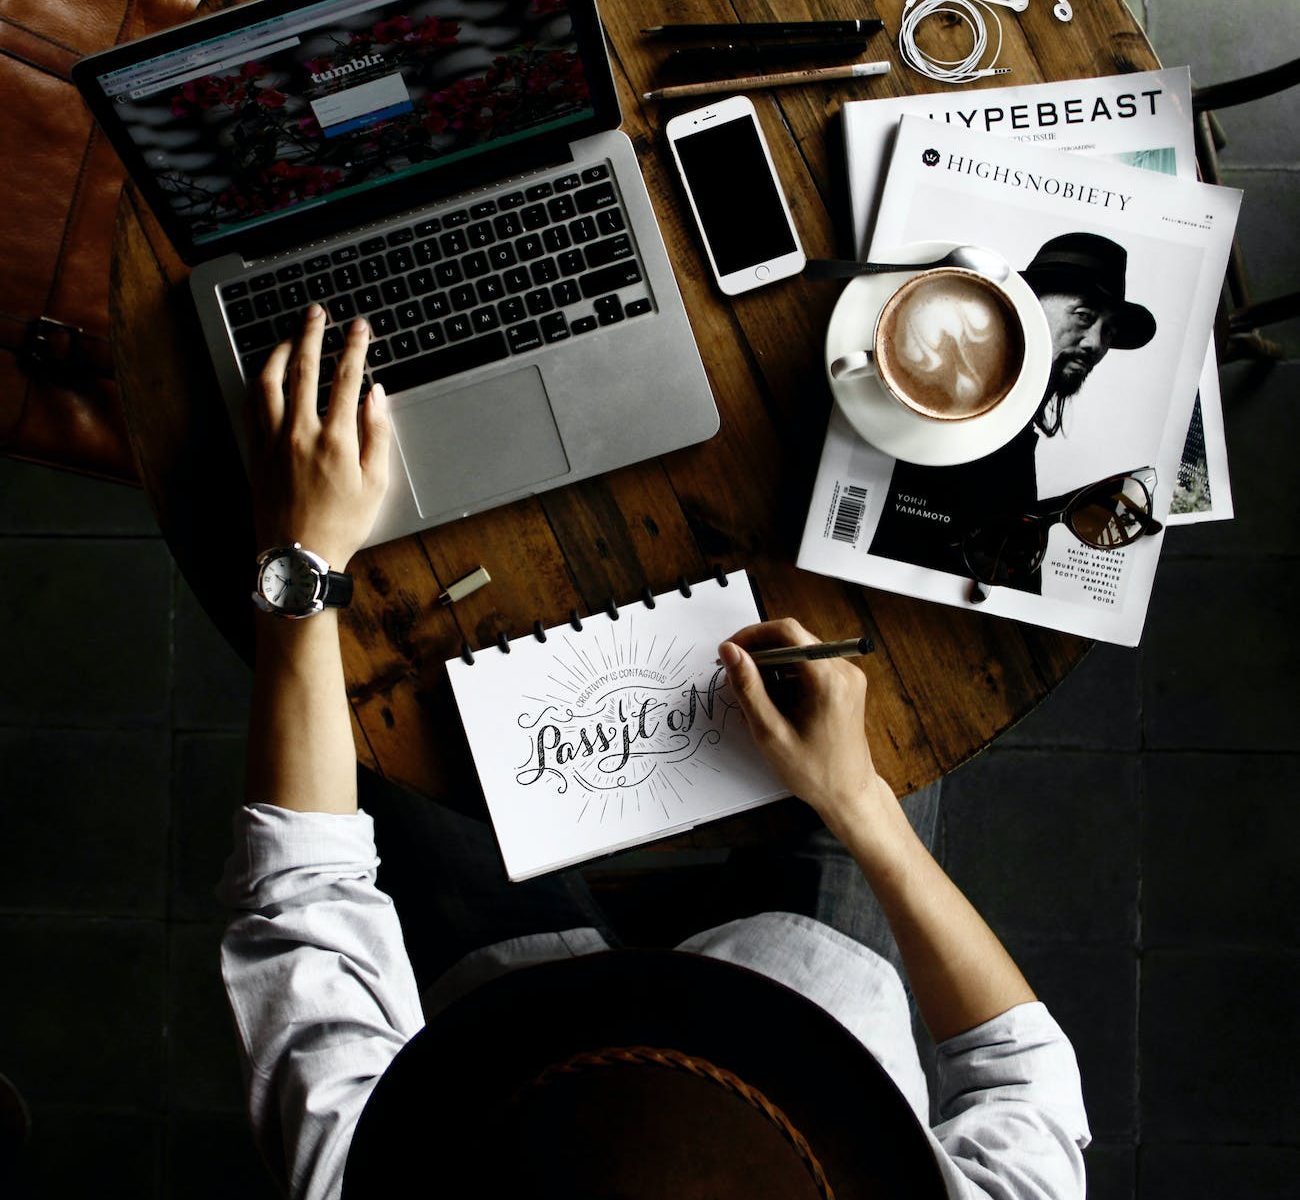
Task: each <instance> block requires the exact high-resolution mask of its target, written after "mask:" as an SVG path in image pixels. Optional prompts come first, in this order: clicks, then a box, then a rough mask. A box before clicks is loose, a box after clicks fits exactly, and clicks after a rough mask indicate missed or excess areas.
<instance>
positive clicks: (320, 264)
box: [303, 254, 330, 275]
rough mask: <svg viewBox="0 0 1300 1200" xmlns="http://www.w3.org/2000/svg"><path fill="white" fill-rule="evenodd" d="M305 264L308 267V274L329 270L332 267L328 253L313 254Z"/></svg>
mask: <svg viewBox="0 0 1300 1200" xmlns="http://www.w3.org/2000/svg"><path fill="white" fill-rule="evenodd" d="M303 265H304V266H305V267H306V268H307V274H308V275H314V274H316V273H318V272H320V271H328V270H329V269H330V256H329V255H328V254H313V255H312V256H311V258H309V259H308V260H307V261H306V262H305V263H304V264H303Z"/></svg>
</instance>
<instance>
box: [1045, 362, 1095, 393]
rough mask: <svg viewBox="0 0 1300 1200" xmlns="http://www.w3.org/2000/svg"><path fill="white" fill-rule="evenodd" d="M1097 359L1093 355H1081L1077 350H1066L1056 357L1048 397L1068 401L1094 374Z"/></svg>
mask: <svg viewBox="0 0 1300 1200" xmlns="http://www.w3.org/2000/svg"><path fill="white" fill-rule="evenodd" d="M1096 365H1097V359H1096V357H1095V356H1093V355H1091V354H1081V353H1079V352H1078V351H1076V350H1065V351H1062V352H1061V353H1060V354H1058V355H1057V356H1056V359H1055V360H1054V361H1053V363H1052V371H1051V374H1050V375H1049V376H1048V379H1047V395H1049V396H1055V397H1056V398H1057V399H1058V400H1068V399H1069V398H1070V397H1071V396H1073V395H1074V394H1075V393H1076V392H1077V391H1078V390H1079V389H1080V388H1081V387H1083V384H1084V380H1086V379H1087V378H1088V376H1089V375H1091V374H1092V369H1093V367H1095V366H1096Z"/></svg>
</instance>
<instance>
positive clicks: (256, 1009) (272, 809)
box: [217, 804, 424, 1200]
mask: <svg viewBox="0 0 1300 1200" xmlns="http://www.w3.org/2000/svg"><path fill="white" fill-rule="evenodd" d="M234 830H235V849H234V852H233V854H232V855H231V857H230V859H229V860H228V862H227V863H226V870H225V875H224V877H223V879H222V882H221V884H220V886H219V887H218V893H217V894H218V896H219V897H220V898H221V899H222V900H223V901H224V902H225V903H226V905H227V906H228V907H230V908H232V909H234V910H235V911H234V915H233V916H232V918H231V921H230V924H229V926H228V927H227V929H226V933H225V937H224V938H223V940H222V946H221V972H222V977H223V979H224V980H225V985H226V994H227V996H228V997H229V1000H230V1006H231V1010H232V1012H233V1015H234V1019H235V1026H236V1031H237V1033H238V1037H239V1047H240V1054H241V1059H242V1065H243V1069H244V1077H245V1082H246V1085H247V1091H248V1106H249V1115H250V1117H251V1120H252V1125H253V1130H254V1135H255V1137H256V1138H257V1139H258V1143H259V1146H260V1148H261V1150H262V1153H263V1155H264V1156H265V1157H266V1159H267V1162H268V1163H269V1164H270V1165H271V1167H272V1170H273V1171H274V1172H275V1173H276V1174H277V1175H278V1176H280V1177H281V1179H282V1180H283V1182H284V1183H286V1184H287V1187H288V1191H289V1195H290V1196H291V1197H293V1198H294V1200H297V1198H300V1197H301V1198H302V1200H323V1198H325V1197H335V1196H337V1195H338V1194H339V1191H340V1189H341V1187H342V1180H343V1167H344V1163H345V1162H346V1160H347V1152H348V1148H349V1147H350V1146H351V1144H352V1132H353V1130H354V1129H355V1127H356V1123H357V1121H358V1119H359V1118H360V1116H361V1110H362V1109H363V1108H364V1107H365V1104H366V1101H367V1099H368V1098H369V1096H370V1092H371V1090H372V1089H373V1088H374V1086H375V1083H376V1082H377V1081H378V1079H379V1077H380V1075H382V1074H383V1072H384V1070H385V1068H386V1067H387V1066H388V1064H389V1063H390V1062H391V1061H392V1060H393V1058H394V1057H395V1056H396V1054H397V1052H398V1051H399V1050H400V1049H401V1048H402V1047H403V1046H404V1045H405V1044H406V1043H407V1041H409V1040H410V1038H412V1037H413V1036H414V1035H415V1034H416V1033H418V1032H419V1030H420V1029H421V1028H422V1027H423V1025H424V1016H423V1014H422V1012H421V1008H420V997H419V992H418V989H417V988H416V984H415V976H414V973H413V972H412V970H411V964H410V960H409V958H408V957H407V953H406V946H405V943H404V942H403V940H402V931H401V926H400V925H399V924H398V920H397V913H396V911H395V909H394V908H393V903H392V901H391V900H390V899H389V897H388V896H386V895H385V894H384V893H383V892H381V891H380V890H379V889H378V888H377V887H376V886H375V873H376V869H377V868H378V866H379V859H378V857H377V855H376V852H375V840H374V823H373V821H372V820H371V818H370V816H369V815H368V814H366V813H364V812H358V813H356V814H346V815H344V814H336V813H302V812H294V811H292V810H290V809H285V808H279V807H276V806H274V805H268V804H256V805H250V806H246V807H244V808H241V809H240V810H239V811H238V812H237V813H236V814H235V819H234ZM286 1167H287V1178H285V1177H284V1176H283V1174H282V1173H281V1172H282V1171H283V1170H284V1168H286Z"/></svg>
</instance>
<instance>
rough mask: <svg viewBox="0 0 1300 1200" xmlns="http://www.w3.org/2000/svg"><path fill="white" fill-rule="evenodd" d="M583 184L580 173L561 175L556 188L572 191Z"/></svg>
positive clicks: (557, 189) (559, 190) (556, 182)
mask: <svg viewBox="0 0 1300 1200" xmlns="http://www.w3.org/2000/svg"><path fill="white" fill-rule="evenodd" d="M581 186H582V179H581V177H580V176H578V175H561V176H560V177H559V179H557V180H556V181H555V190H556V191H557V192H572V191H574V190H576V189H577V188H580V187H581Z"/></svg>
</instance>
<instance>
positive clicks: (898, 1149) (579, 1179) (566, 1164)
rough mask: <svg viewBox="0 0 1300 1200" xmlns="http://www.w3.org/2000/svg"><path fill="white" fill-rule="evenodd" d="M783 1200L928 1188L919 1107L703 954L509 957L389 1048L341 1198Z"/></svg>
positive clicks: (857, 1051)
mask: <svg viewBox="0 0 1300 1200" xmlns="http://www.w3.org/2000/svg"><path fill="white" fill-rule="evenodd" d="M433 1191H436V1192H438V1194H440V1195H443V1194H445V1195H448V1196H457V1197H460V1196H488V1197H495V1196H511V1197H514V1196H529V1197H551V1196H555V1197H559V1196H563V1197H564V1198H565V1200H595V1198H596V1197H602V1198H603V1197H619V1198H620V1200H641V1198H649V1197H652V1196H653V1197H671V1198H672V1200H694V1198H696V1197H698V1198H701V1200H702V1198H704V1197H709V1200H726V1198H729V1197H741V1196H744V1197H746V1198H747V1200H748V1198H753V1200H762V1198H767V1197H770V1198H772V1200H802V1198H803V1197H808V1198H810V1200H812V1198H819V1197H820V1198H821V1200H826V1198H828V1197H835V1198H836V1200H866V1198H867V1197H876V1196H903V1195H906V1196H908V1197H916V1198H918V1200H927V1198H929V1197H934V1198H935V1200H938V1198H939V1197H943V1196H945V1195H946V1192H945V1189H944V1185H943V1179H942V1175H941V1173H940V1170H939V1166H938V1163H937V1162H936V1160H935V1156H934V1153H933V1151H932V1149H931V1146H930V1143H929V1141H928V1139H927V1137H926V1134H925V1131H924V1130H923V1128H922V1126H921V1124H920V1122H919V1121H918V1120H917V1118H916V1116H915V1114H914V1113H913V1112H912V1109H911V1107H910V1106H909V1104H908V1102H907V1100H906V1099H905V1098H904V1097H903V1095H902V1093H901V1092H900V1091H899V1090H898V1088H897V1086H896V1085H895V1084H894V1082H893V1080H892V1079H890V1077H889V1075H888V1074H887V1073H886V1071H885V1070H884V1068H883V1067H881V1066H880V1064H879V1063H878V1062H877V1061H876V1060H875V1058H873V1057H872V1055H871V1054H870V1052H869V1051H868V1050H867V1049H866V1048H865V1047H864V1046H863V1045H862V1044H861V1043H860V1042H859V1041H858V1040H857V1039H856V1038H855V1037H854V1036H853V1035H852V1034H851V1033H849V1031H848V1030H847V1029H845V1028H844V1026H843V1025H841V1024H840V1023H839V1022H838V1021H837V1020H835V1018H834V1017H832V1016H831V1015H830V1014H829V1013H827V1012H826V1011H825V1010H824V1009H822V1008H821V1007H819V1006H818V1005H817V1004H815V1003H813V1002H812V1001H811V1000H809V999H807V998H806V997H804V996H802V995H800V994H799V993H798V992H795V991H793V990H791V989H790V988H788V987H785V986H784V985H782V984H779V983H776V982H774V981H773V980H771V979H769V978H767V977H766V976H764V975H760V974H758V973H757V972H755V971H751V970H748V969H747V968H744V967H740V966H736V965H735V964H733V963H728V962H723V961H720V960H718V959H714V958H709V957H705V956H703V955H696V954H687V953H683V952H681V951H670V950H615V951H610V952H607V953H601V954H592V955H583V956H581V957H578V958H570V959H564V960H560V961H557V962H548V963H544V964H541V965H538V966H532V967H523V968H520V969H518V970H514V971H511V972H509V973H508V974H506V975H504V976H501V977H499V978H497V979H495V980H493V981H492V982H490V983H487V984H485V985H483V986H482V987H480V988H478V989H477V990H476V991H473V992H471V993H470V994H469V995H467V996H465V997H463V998H462V999H460V1000H458V1001H457V1002H456V1003H454V1004H452V1005H451V1006H450V1007H449V1008H448V1009H446V1010H445V1011H444V1012H443V1013H441V1014H439V1015H438V1016H436V1017H435V1018H434V1019H433V1020H432V1021H431V1022H430V1023H429V1024H428V1025H427V1026H426V1027H425V1028H424V1029H423V1030H421V1031H420V1032H419V1033H418V1034H416V1036H415V1037H414V1038H412V1039H411V1040H410V1041H409V1042H408V1043H407V1044H406V1045H405V1046H404V1047H403V1048H402V1050H401V1051H400V1052H399V1053H398V1055H397V1057H396V1058H395V1059H394V1060H393V1062H392V1063H391V1064H390V1065H389V1067H388V1069H387V1071H385V1072H384V1075H383V1076H382V1078H381V1079H380V1080H379V1082H378V1084H376V1086H375V1089H374V1091H373V1092H372V1093H371V1096H370V1099H369V1101H368V1102H367V1104H366V1107H365V1110H364V1111H363V1113H362V1115H361V1119H360V1121H359V1122H358V1124H357V1128H356V1132H355V1134H354V1136H353V1140H352V1146H351V1150H350V1152H349V1154H348V1161H347V1166H346V1169H345V1173H344V1182H343V1200H369V1198H371V1197H384V1200H393V1198H397V1197H403V1196H407V1195H411V1196H416V1195H419V1196H426V1195H429V1194H431V1192H433Z"/></svg>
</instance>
